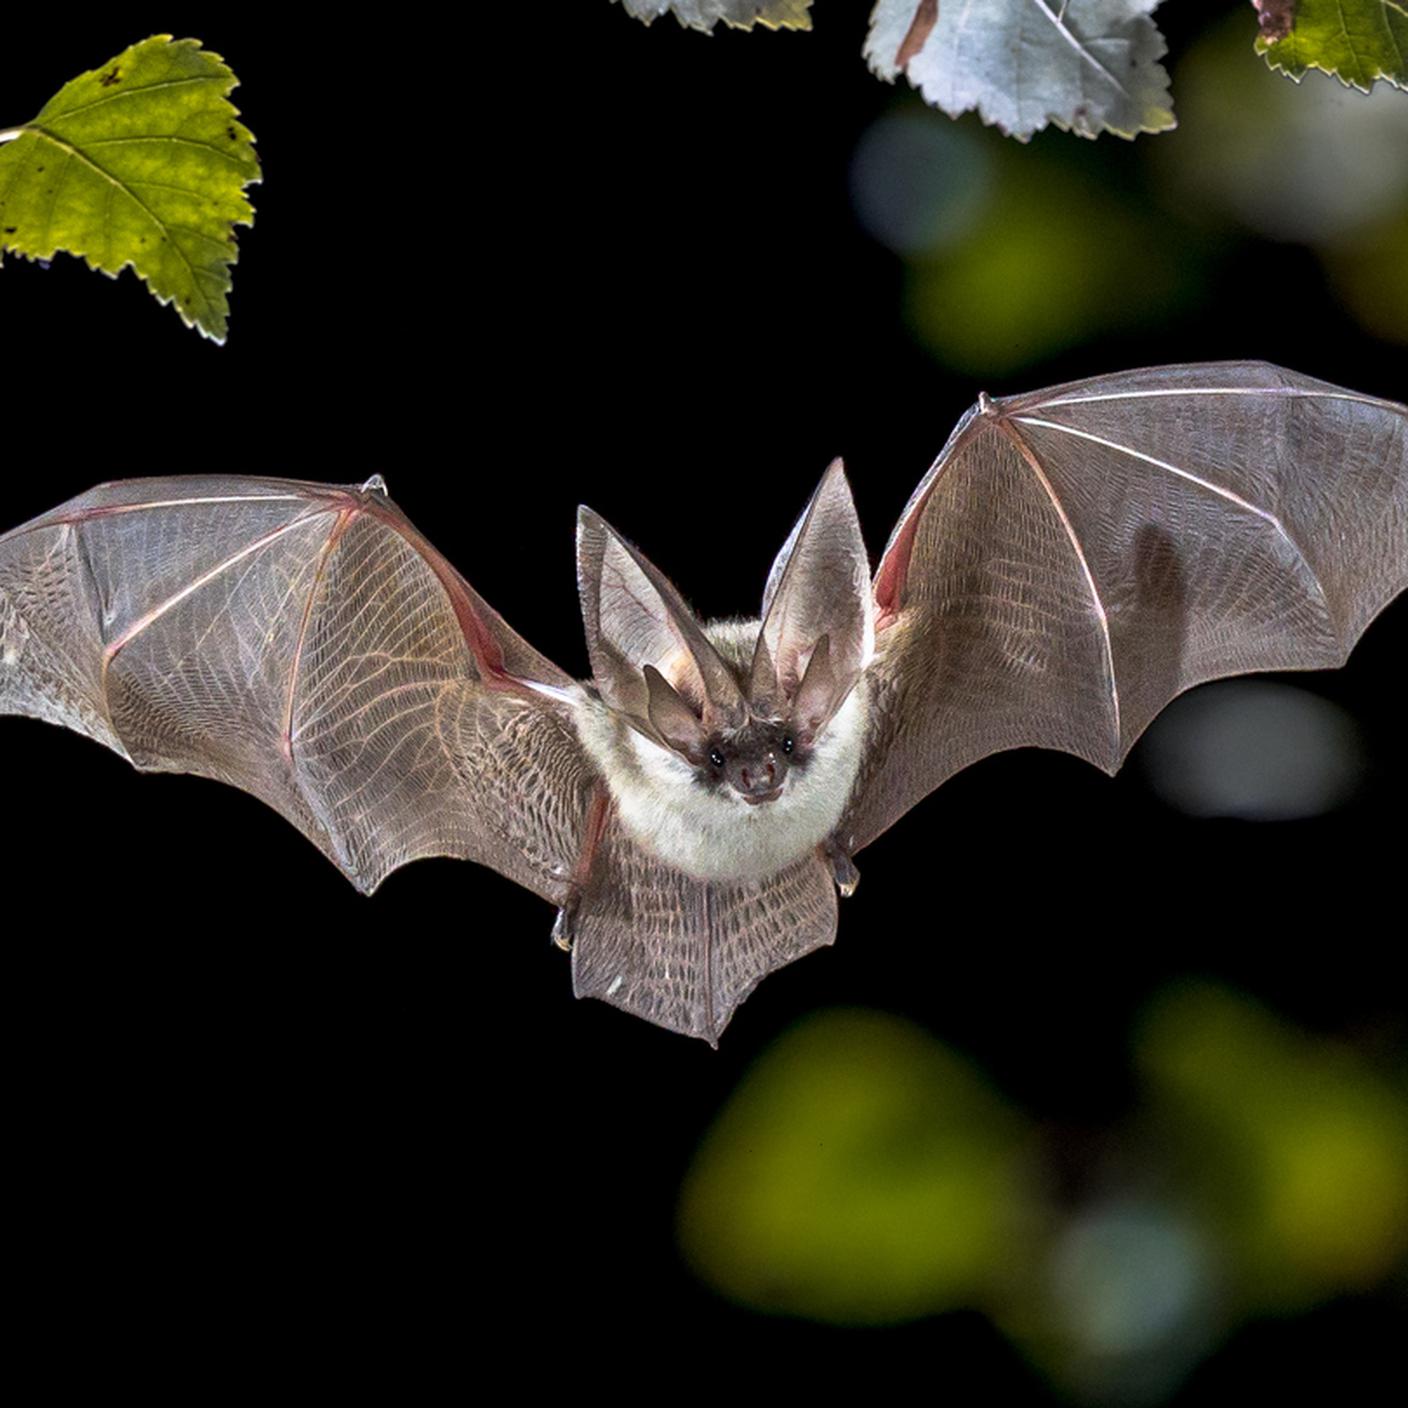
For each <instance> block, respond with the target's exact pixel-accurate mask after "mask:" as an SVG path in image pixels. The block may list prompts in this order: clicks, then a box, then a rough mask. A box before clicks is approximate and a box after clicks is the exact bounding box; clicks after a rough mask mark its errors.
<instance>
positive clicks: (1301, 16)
mask: <svg viewBox="0 0 1408 1408" xmlns="http://www.w3.org/2000/svg"><path fill="white" fill-rule="evenodd" d="M1256 49H1257V53H1259V54H1265V55H1266V62H1267V63H1268V64H1270V65H1271V67H1272V68H1274V69H1278V70H1280V72H1282V73H1284V74H1285V75H1286V76H1287V77H1288V78H1295V79H1300V78H1301V77H1303V76H1304V74H1305V72H1306V70H1307V69H1312V68H1318V69H1320V70H1322V71H1323V72H1325V73H1332V74H1334V75H1335V77H1336V78H1338V79H1339V80H1340V81H1341V82H1342V83H1347V84H1352V85H1353V86H1354V87H1356V88H1359V89H1362V90H1363V91H1364V92H1366V93H1367V92H1368V91H1369V89H1370V88H1372V87H1373V85H1374V82H1375V81H1376V80H1377V79H1380V78H1385V79H1387V80H1388V81H1389V82H1390V83H1394V84H1397V85H1398V87H1400V88H1408V8H1405V6H1404V5H1402V4H1400V3H1399V0H1296V5H1295V9H1294V19H1293V23H1292V25H1291V28H1290V29H1289V31H1287V32H1286V33H1285V34H1284V35H1282V36H1281V37H1279V38H1268V37H1267V35H1266V33H1265V27H1263V34H1262V37H1261V38H1259V39H1258V40H1257V42H1256Z"/></svg>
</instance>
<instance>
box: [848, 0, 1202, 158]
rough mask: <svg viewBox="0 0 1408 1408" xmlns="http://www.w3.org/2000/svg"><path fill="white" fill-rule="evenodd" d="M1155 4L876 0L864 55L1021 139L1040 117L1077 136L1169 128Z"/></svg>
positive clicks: (942, 103)
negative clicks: (962, 3)
mask: <svg viewBox="0 0 1408 1408" xmlns="http://www.w3.org/2000/svg"><path fill="white" fill-rule="evenodd" d="M1157 3H1158V0H1067V3H1065V4H1061V3H1057V0H987V3H985V4H982V5H954V4H939V5H938V6H937V7H935V6H934V5H933V4H932V3H925V0H878V3H877V4H876V6H875V9H874V11H873V12H872V13H871V17H870V34H869V36H868V37H867V39H866V43H865V57H866V61H867V62H868V63H869V65H870V67H871V70H872V71H873V72H874V73H875V74H876V75H877V76H878V77H880V78H883V79H885V80H886V81H887V82H892V81H893V80H894V79H895V78H896V77H897V76H898V75H899V74H900V73H903V74H904V75H905V76H906V77H907V78H908V79H909V81H910V83H911V84H913V85H914V87H916V88H918V89H919V91H920V92H921V93H923V95H924V97H925V99H926V100H927V101H928V102H930V103H932V104H933V105H934V106H935V107H939V108H942V109H943V110H944V111H945V112H946V113H948V114H949V115H950V116H951V117H957V116H958V115H959V114H960V113H965V112H969V111H971V110H972V109H974V108H976V109H977V111H978V115H979V116H980V117H981V118H982V120H983V121H984V122H986V123H988V124H989V125H991V126H995V127H998V128H1000V129H1001V130H1002V131H1003V132H1005V133H1007V134H1008V135H1009V136H1012V137H1016V138H1018V139H1019V140H1021V141H1026V140H1027V139H1028V138H1029V137H1031V135H1032V133H1034V132H1038V131H1040V130H1041V129H1042V128H1043V127H1045V126H1046V125H1047V123H1048V122H1050V123H1054V124H1055V125H1056V126H1057V127H1059V128H1061V129H1062V130H1063V131H1067V132H1075V133H1077V134H1078V135H1080V136H1082V137H1097V136H1099V134H1100V133H1101V132H1114V133H1116V134H1117V135H1119V136H1121V137H1133V136H1135V135H1136V133H1139V132H1162V131H1164V130H1165V129H1167V128H1170V127H1173V126H1174V125H1175V123H1174V117H1173V107H1172V101H1171V99H1170V98H1169V94H1168V74H1167V73H1165V72H1164V70H1163V68H1162V66H1161V65H1160V64H1159V62H1158V61H1159V59H1160V58H1162V56H1163V54H1164V52H1165V49H1166V45H1165V44H1164V39H1163V35H1161V34H1160V33H1159V31H1158V28H1157V26H1156V25H1155V24H1154V22H1153V21H1152V20H1151V19H1150V18H1149V13H1150V11H1151V10H1153V8H1154V7H1155V5H1156V4H1157Z"/></svg>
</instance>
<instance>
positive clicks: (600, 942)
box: [572, 825, 836, 1045]
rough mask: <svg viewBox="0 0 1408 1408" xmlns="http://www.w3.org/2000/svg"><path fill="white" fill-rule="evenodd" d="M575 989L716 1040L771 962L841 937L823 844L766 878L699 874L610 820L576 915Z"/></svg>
mask: <svg viewBox="0 0 1408 1408" xmlns="http://www.w3.org/2000/svg"><path fill="white" fill-rule="evenodd" d="M576 932H577V941H576V944H575V945H574V947H573V950H572V981H573V989H574V991H575V992H576V994H577V996H578V997H599V998H602V999H603V1000H605V1001H606V1002H609V1003H611V1004H612V1005H613V1006H616V1007H621V1008H624V1009H625V1010H626V1011H627V1012H633V1013H635V1015H636V1016H638V1017H644V1018H645V1019H646V1020H647V1021H649V1022H655V1023H656V1024H658V1025H659V1026H662V1027H668V1028H669V1029H670V1030H671V1031H676V1032H681V1033H683V1034H684V1035H685V1036H697V1037H700V1038H702V1039H703V1040H705V1041H707V1042H709V1044H710V1045H717V1043H718V1039H719V1037H720V1035H721V1034H722V1033H723V1030H724V1028H725V1027H726V1026H728V1024H729V1021H730V1019H731V1018H732V1017H733V1014H734V1012H735V1011H736V1010H737V1008H738V1006H739V1004H740V1003H741V1002H742V1001H743V1000H744V998H746V997H747V996H748V994H749V993H751V992H752V991H753V989H754V988H755V987H757V985H758V984H759V983H760V982H761V981H762V980H763V979H764V978H765V977H767V975H768V974H769V973H771V972H774V971H775V970H776V969H778V968H781V967H783V966H784V965H785V964H788V963H791V962H792V961H793V960H794V959H798V958H801V957H802V955H803V954H807V953H810V952H811V951H812V950H813V949H816V948H821V947H823V946H824V945H826V944H829V943H831V942H832V941H833V940H834V939H835V937H836V886H835V884H834V883H833V881H832V879H831V874H830V872H829V871H828V870H827V868H826V867H825V866H823V865H822V863H821V860H820V858H819V857H817V856H816V855H814V854H813V855H808V856H805V857H803V859H801V860H799V861H796V862H794V863H793V864H792V865H790V866H788V867H787V868H786V869H785V870H783V871H781V872H779V873H778V874H776V875H771V876H769V877H768V878H767V879H765V880H756V881H739V882H736V883H726V882H721V881H708V880H696V879H694V878H693V877H692V876H689V875H683V874H681V873H680V872H679V871H677V870H670V869H667V868H665V867H664V866H662V865H660V864H659V862H657V861H655V860H653V859H652V858H651V857H650V856H648V855H646V854H645V852H643V851H642V850H641V849H640V847H638V846H636V845H634V844H632V842H631V841H630V839H629V837H627V836H626V835H624V833H623V832H622V831H621V830H620V829H619V827H617V826H614V825H609V826H608V830H607V833H606V835H605V836H604V837H603V840H602V846H601V849H600V850H599V851H598V853H597V860H596V865H595V867H594V870H593V881H592V887H591V890H590V891H589V893H588V895H587V897H586V899H585V900H584V901H583V905H582V910H581V913H580V915H579V916H578V919H577V931H576Z"/></svg>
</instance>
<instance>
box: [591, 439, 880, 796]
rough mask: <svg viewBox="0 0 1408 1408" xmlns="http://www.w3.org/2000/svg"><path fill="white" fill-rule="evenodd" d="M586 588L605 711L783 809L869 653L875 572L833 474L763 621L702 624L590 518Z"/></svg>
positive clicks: (787, 547)
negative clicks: (790, 784)
mask: <svg viewBox="0 0 1408 1408" xmlns="http://www.w3.org/2000/svg"><path fill="white" fill-rule="evenodd" d="M577 568H578V587H579V590H580V592H581V597H582V614H583V619H584V621H585V623H586V631H587V647H588V650H589V651H590V654H591V661H592V672H593V675H594V677H595V680H596V685H597V688H598V690H599V691H600V693H601V696H602V698H603V699H604V700H605V701H606V703H607V704H608V705H610V707H611V708H612V709H614V710H615V711H616V712H617V713H618V714H620V715H621V716H623V717H624V718H625V720H626V721H627V722H628V723H629V724H631V726H632V727H634V728H635V729H636V730H637V731H638V732H640V733H643V734H644V735H645V736H646V737H648V738H650V739H652V740H653V741H655V742H657V743H659V744H661V745H663V746H664V747H665V748H667V749H669V750H670V751H671V752H672V753H673V754H675V756H676V757H677V758H679V759H681V760H682V761H683V762H685V763H686V764H688V766H689V767H690V768H691V769H693V773H694V780H695V781H696V782H697V783H698V784H699V785H701V786H703V787H706V788H709V789H712V790H714V791H717V792H719V793H721V794H722V795H724V796H726V797H729V798H732V799H734V800H737V801H739V802H741V803H744V804H747V805H748V806H753V807H756V806H761V805H765V804H767V803H770V802H774V801H776V800H778V799H779V798H780V797H782V796H783V795H784V794H785V793H786V791H787V787H788V782H789V778H790V777H792V776H793V775H795V774H798V773H801V772H805V770H806V769H807V767H808V765H809V763H810V762H811V760H812V758H813V756H814V754H815V753H816V751H817V750H818V749H819V748H824V747H825V746H826V738H827V726H828V725H829V724H830V722H831V720H832V719H833V718H834V717H835V715H836V712H837V710H839V709H840V707H841V705H842V704H843V703H844V702H845V700H846V697H847V695H849V694H850V692H851V690H852V689H853V688H854V687H855V684H856V681H857V680H858V679H859V678H860V675H861V672H862V671H863V670H864V668H865V666H866V664H867V663H868V662H869V659H870V655H871V652H872V649H873V644H874V628H873V605H872V601H871V594H870V574H869V565H868V562H867V559H866V554H865V544H864V542H863V541H862V539H861V535H860V524H859V523H858V521H857V519H856V512H855V505H854V503H853V501H852V499H851V493H850V489H849V487H848V486H847V484H846V477H845V474H844V472H843V471H842V468H841V462H840V461H839V460H837V461H836V462H835V463H833V464H832V466H831V467H830V468H829V469H828V470H827V472H826V474H825V475H824V476H823V478H822V481H821V484H820V485H819V487H818V488H817V491H816V493H815V494H814V495H813V496H812V500H811V502H810V503H809V504H808V505H807V508H806V511H805V512H804V513H803V514H802V516H801V518H800V519H799V520H798V521H797V525H796V527H795V528H793V530H792V533H791V535H790V536H789V537H788V539H787V542H786V543H785V544H784V545H783V548H782V551H781V552H780V553H779V554H778V556H777V560H776V561H775V562H774V563H773V567H772V571H771V573H770V574H769V575H768V583H767V589H766V591H765V592H764V595H763V615H762V619H761V620H759V621H754V622H723V623H719V624H716V625H713V626H708V627H706V626H704V625H703V624H701V623H700V622H699V621H698V620H697V619H696V617H695V616H694V614H693V612H691V611H690V609H689V607H688V606H686V605H685V603H684V599H683V598H682V597H681V596H680V594H679V592H678V591H677V590H676V589H675V587H674V586H673V584H672V583H671V582H670V581H669V579H668V578H666V577H665V575H664V574H663V573H662V572H661V571H660V570H659V569H658V568H657V567H655V566H654V565H653V564H652V563H651V562H649V561H648V560H647V559H646V558H645V557H644V556H643V555H642V554H641V553H640V552H638V551H637V550H636V549H635V548H634V547H632V546H631V545H630V544H629V543H627V542H626V541H625V540H624V539H623V538H621V537H620V536H619V535H618V534H617V533H615V532H614V531H613V530H612V529H611V528H610V527H609V526H608V525H607V524H606V523H605V521H604V520H603V519H601V518H599V517H598V516H597V515H596V514H594V513H592V512H591V510H590V509H586V508H584V509H582V510H580V512H579V514H578V533H577Z"/></svg>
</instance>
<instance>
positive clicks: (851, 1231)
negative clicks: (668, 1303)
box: [680, 1011, 1036, 1324]
mask: <svg viewBox="0 0 1408 1408" xmlns="http://www.w3.org/2000/svg"><path fill="white" fill-rule="evenodd" d="M1028 1147H1029V1136H1028V1135H1027V1134H1026V1132H1025V1128H1024V1124H1023V1122H1022V1121H1021V1120H1020V1119H1019V1118H1018V1117H1017V1116H1016V1115H1015V1114H1014V1113H1012V1112H1011V1111H1010V1110H1008V1109H1007V1107H1006V1106H1005V1105H1004V1104H1003V1102H1002V1100H1001V1099H1000V1098H999V1097H998V1096H997V1095H996V1093H995V1092H994V1091H993V1090H992V1088H991V1086H990V1085H989V1084H988V1083H987V1082H986V1081H985V1080H984V1079H983V1077H982V1076H981V1075H980V1074H979V1073H978V1072H976V1071H974V1070H973V1069H972V1068H970V1067H969V1066H968V1065H967V1064H965V1063H964V1062H963V1060H962V1059H961V1058H960V1057H958V1056H956V1055H954V1054H953V1053H952V1052H950V1051H948V1050H946V1049H945V1048H944V1047H942V1046H941V1045H939V1043H938V1042H936V1041H934V1040H933V1039H932V1038H931V1037H929V1036H928V1035H927V1034H926V1033H924V1032H923V1031H921V1030H919V1029H918V1028H916V1027H913V1026H911V1025H909V1024H908V1023H906V1022H903V1021H901V1020H899V1019H898V1018H894V1017H889V1016H886V1015H884V1014H882V1013H878V1012H866V1011H854V1012H848V1011H831V1012H823V1013H821V1014H819V1015H817V1016H815V1017H812V1018H810V1019H808V1020H807V1021H806V1022H804V1023H802V1024H801V1025H800V1026H798V1027H797V1028H796V1029H795V1030H793V1031H792V1032H791V1033H790V1034H789V1035H788V1036H786V1037H784V1038H783V1039H782V1040H781V1041H779V1042H778V1043H777V1044H776V1045H775V1046H774V1047H773V1048H772V1049H771V1050H770V1051H769V1052H768V1053H767V1055H766V1056H764V1058H763V1059H762V1060H761V1061H760V1062H759V1063H758V1064H757V1066H755V1068H754V1069H753V1071H752V1072H751V1074H750V1075H749V1077H748V1078H747V1080H746V1081H745V1082H744V1083H743V1085H742V1086H741V1087H740V1088H739V1090H738V1091H737V1093H736V1094H735V1095H734V1097H733V1099H732V1101H731V1102H730V1104H729V1106H728V1108H727V1109H726V1110H725V1112H724V1113H723V1115H722V1116H721V1117H720V1119H719V1121H718V1123H717V1124H716V1125H715V1127H714V1129H713V1130H712V1131H711V1133H710V1134H709V1136H708V1138H707V1140H706V1142H705V1143H704V1145H703V1147H702V1148H701V1150H700V1152H699V1156H698V1159H697V1162H696V1164H695V1167H694V1169H693V1172H692V1173H691V1175H690V1178H689V1181H688V1183H687V1184H686V1186H685V1189H684V1195H683V1201H682V1203H681V1209H680V1237H681V1241H682V1244H683V1246H684V1248H685V1252H686V1254H687V1255H688V1257H689V1258H690V1260H691V1262H692V1263H693V1264H694V1266H695V1267H696V1269H697V1270H698V1271H699V1273H700V1275H702V1276H703V1277H704V1278H705V1279H706V1280H708V1281H710V1282H711V1283H713V1284H714V1285H715V1286H716V1287H718V1289H719V1290H721V1291H723V1292H724V1293H725V1294H727V1295H730V1296H733V1297H735V1298H737V1299H739V1300H742V1301H744V1302H746V1303H747V1304H750V1305H753V1306H756V1307H758V1308H759V1309H763V1310H770V1311H782V1312H786V1313H789V1314H793V1315H806V1316H811V1317H813V1318H816V1319H820V1320H826V1321H832V1322H837V1323H842V1324H861V1323H875V1322H881V1323H884V1322H894V1321H897V1320H904V1319H907V1318H910V1317H914V1316H920V1315H927V1314H930V1313H932V1312H933V1311H935V1310H943V1309H952V1308H955V1307H960V1306H978V1305H983V1304H986V1303H988V1302H989V1301H990V1300H991V1299H992V1298H993V1296H994V1294H995V1293H996V1289H997V1285H998V1283H1000V1282H1002V1281H1004V1280H1006V1279H1007V1278H1009V1277H1012V1276H1014V1275H1018V1274H1020V1272H1021V1270H1022V1267H1021V1261H1022V1258H1023V1257H1024V1256H1025V1255H1026V1254H1027V1249H1028V1248H1029V1247H1030V1245H1031V1237H1032V1232H1033V1228H1032V1226H1031V1225H1030V1224H1031V1223H1032V1220H1033V1218H1034V1217H1035V1216H1036V1210H1035V1204H1034V1202H1033V1198H1032V1194H1031V1191H1030V1178H1029V1170H1028V1166H1027V1163H1026V1151H1027V1149H1028Z"/></svg>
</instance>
